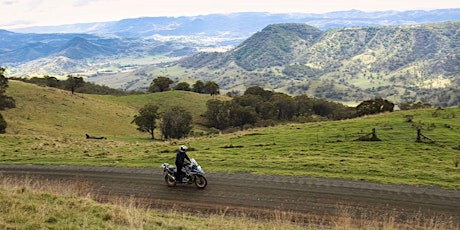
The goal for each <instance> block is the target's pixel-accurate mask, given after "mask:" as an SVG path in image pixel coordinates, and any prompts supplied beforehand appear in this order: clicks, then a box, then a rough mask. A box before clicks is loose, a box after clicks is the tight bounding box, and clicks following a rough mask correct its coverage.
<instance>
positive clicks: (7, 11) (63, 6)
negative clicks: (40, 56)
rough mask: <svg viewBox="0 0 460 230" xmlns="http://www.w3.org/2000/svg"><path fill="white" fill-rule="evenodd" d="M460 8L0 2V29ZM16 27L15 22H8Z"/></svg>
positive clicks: (263, 0)
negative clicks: (229, 15)
mask: <svg viewBox="0 0 460 230" xmlns="http://www.w3.org/2000/svg"><path fill="white" fill-rule="evenodd" d="M441 8H460V1H458V0H455V1H454V0H440V1H432V0H407V1H406V0H386V1H373V0H368V1H362V0H359V1H358V0H348V1H344V0H319V1H318V0H282V1H274V0H272V1H270V0H268V1H267V0H155V1H152V0H2V1H0V15H1V17H0V29H1V28H4V29H8V28H14V27H16V28H17V27H24V26H32V25H60V24H69V23H80V22H99V21H113V20H120V19H123V18H135V17H143V16H191V15H200V14H201V15H203V14H211V13H230V12H273V13H287V12H292V13H324V12H330V11H339V10H350V9H358V10H364V11H380V10H399V11H402V10H413V9H441ZM12 25H14V26H12Z"/></svg>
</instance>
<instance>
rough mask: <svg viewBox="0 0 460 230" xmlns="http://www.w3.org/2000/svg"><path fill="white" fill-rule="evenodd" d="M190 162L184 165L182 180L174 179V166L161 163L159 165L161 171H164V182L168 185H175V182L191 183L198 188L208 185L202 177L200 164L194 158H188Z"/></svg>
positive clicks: (202, 172) (175, 170)
mask: <svg viewBox="0 0 460 230" xmlns="http://www.w3.org/2000/svg"><path fill="white" fill-rule="evenodd" d="M190 162H191V164H186V165H184V168H183V169H184V170H183V172H185V175H184V177H183V181H177V180H176V172H177V169H176V167H174V166H172V165H170V164H168V163H163V164H161V167H162V168H163V172H164V173H165V182H166V184H167V185H168V186H169V187H173V186H176V184H177V183H180V184H193V183H195V186H196V187H197V188H200V189H204V188H206V185H208V181H207V180H206V178H205V177H204V171H203V170H202V169H201V166H200V165H199V164H198V162H196V160H195V159H193V158H192V159H190Z"/></svg>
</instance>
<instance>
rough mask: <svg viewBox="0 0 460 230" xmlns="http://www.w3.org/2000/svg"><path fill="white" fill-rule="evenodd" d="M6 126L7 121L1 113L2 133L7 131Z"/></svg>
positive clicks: (0, 130)
mask: <svg viewBox="0 0 460 230" xmlns="http://www.w3.org/2000/svg"><path fill="white" fill-rule="evenodd" d="M6 126H7V125H6V121H5V119H3V116H2V114H1V113H0V133H6Z"/></svg>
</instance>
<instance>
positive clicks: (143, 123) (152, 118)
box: [131, 104, 160, 140]
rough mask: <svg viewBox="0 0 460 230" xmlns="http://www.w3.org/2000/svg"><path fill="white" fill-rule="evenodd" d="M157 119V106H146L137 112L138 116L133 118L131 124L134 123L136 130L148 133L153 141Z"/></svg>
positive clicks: (158, 116)
mask: <svg viewBox="0 0 460 230" xmlns="http://www.w3.org/2000/svg"><path fill="white" fill-rule="evenodd" d="M158 118H160V115H159V113H158V106H156V105H152V104H147V105H145V106H144V107H142V108H141V109H140V110H139V114H138V115H135V116H134V120H133V121H132V122H131V123H135V124H136V125H137V126H138V127H137V130H139V131H141V132H147V133H150V134H151V135H152V140H153V139H155V136H154V131H155V128H156V120H157V119H158Z"/></svg>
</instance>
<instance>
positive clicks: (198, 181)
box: [195, 175, 208, 189]
mask: <svg viewBox="0 0 460 230" xmlns="http://www.w3.org/2000/svg"><path fill="white" fill-rule="evenodd" d="M195 185H196V187H197V188H200V189H204V188H206V185H208V180H206V178H205V177H204V176H202V175H196V177H195Z"/></svg>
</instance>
